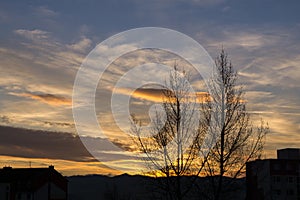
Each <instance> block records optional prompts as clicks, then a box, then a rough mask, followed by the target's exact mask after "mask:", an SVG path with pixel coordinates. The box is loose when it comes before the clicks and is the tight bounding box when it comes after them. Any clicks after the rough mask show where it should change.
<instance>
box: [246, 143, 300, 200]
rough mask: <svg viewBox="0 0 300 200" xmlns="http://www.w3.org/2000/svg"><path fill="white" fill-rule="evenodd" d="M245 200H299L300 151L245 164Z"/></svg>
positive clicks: (288, 151) (287, 151) (294, 150)
mask: <svg viewBox="0 0 300 200" xmlns="http://www.w3.org/2000/svg"><path fill="white" fill-rule="evenodd" d="M246 183H247V198H246V199H247V200H254V199H255V200H262V199H263V200H275V199H276V200H287V199H288V200H300V149H293V148H288V149H281V150H277V159H265V160H255V161H252V162H248V163H247V164H246Z"/></svg>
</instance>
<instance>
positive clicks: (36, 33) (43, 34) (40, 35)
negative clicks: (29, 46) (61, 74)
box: [14, 29, 49, 40]
mask: <svg viewBox="0 0 300 200" xmlns="http://www.w3.org/2000/svg"><path fill="white" fill-rule="evenodd" d="M14 33H15V34H17V35H20V36H23V37H25V38H27V39H30V40H36V39H39V40H41V39H47V38H49V32H47V31H42V30H39V29H34V30H26V29H18V30H15V31H14Z"/></svg>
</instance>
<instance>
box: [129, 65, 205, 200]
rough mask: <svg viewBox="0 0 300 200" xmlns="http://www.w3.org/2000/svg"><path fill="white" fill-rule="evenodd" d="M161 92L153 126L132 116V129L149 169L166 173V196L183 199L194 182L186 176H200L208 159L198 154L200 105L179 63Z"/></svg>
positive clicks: (159, 173)
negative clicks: (143, 124) (180, 69)
mask: <svg viewBox="0 0 300 200" xmlns="http://www.w3.org/2000/svg"><path fill="white" fill-rule="evenodd" d="M162 93H163V102H162V109H161V110H160V109H155V114H154V117H153V119H152V126H151V127H150V128H148V129H146V130H143V129H142V128H141V123H142V122H141V121H140V120H137V119H136V118H135V117H134V116H133V117H132V128H131V131H132V133H133V134H134V135H136V136H137V139H135V141H136V143H137V144H138V146H139V147H140V150H141V151H142V152H143V153H144V154H145V155H146V163H148V166H149V169H150V171H152V172H153V174H154V175H158V176H160V177H164V178H159V179H160V180H161V183H160V184H159V185H160V190H161V191H163V192H164V197H163V199H176V200H182V199H184V198H185V197H186V196H187V195H189V194H188V193H189V191H190V190H191V188H192V185H193V181H192V180H191V179H186V178H185V177H184V176H187V175H189V176H190V177H191V175H195V176H194V177H198V175H199V173H200V171H201V170H202V169H203V167H204V162H205V161H204V159H201V158H200V157H199V152H200V151H201V148H199V146H198V145H199V141H200V140H201V138H202V137H201V134H200V132H199V130H200V129H199V128H198V127H199V117H200V112H199V111H200V109H199V104H198V103H197V102H196V95H195V94H194V92H193V91H192V90H191V87H190V85H189V81H188V75H187V73H186V72H184V71H181V72H180V71H179V69H178V67H177V66H176V65H175V67H174V70H173V71H171V72H170V77H169V80H168V81H166V86H165V87H164V88H162ZM193 94H194V95H193ZM197 106H198V107H197ZM162 111H163V112H162ZM145 132H146V133H145ZM157 180H158V179H157Z"/></svg>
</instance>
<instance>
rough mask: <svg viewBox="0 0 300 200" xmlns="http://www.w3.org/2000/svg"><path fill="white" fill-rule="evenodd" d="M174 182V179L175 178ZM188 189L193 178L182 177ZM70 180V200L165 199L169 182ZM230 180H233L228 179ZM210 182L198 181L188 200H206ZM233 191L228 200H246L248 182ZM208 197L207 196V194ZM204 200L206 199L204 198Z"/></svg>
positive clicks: (149, 179) (125, 178) (121, 178)
mask: <svg viewBox="0 0 300 200" xmlns="http://www.w3.org/2000/svg"><path fill="white" fill-rule="evenodd" d="M174 178H175V177H174ZM183 178H184V182H186V184H185V185H186V186H189V183H190V182H191V179H192V178H195V177H183ZM67 179H68V180H69V200H94V199H95V200H96V199H98V200H148V199H149V200H150V199H158V196H160V197H161V198H160V199H165V198H164V197H163V196H164V194H163V193H164V190H163V189H162V187H163V185H164V183H165V181H166V179H165V178H152V177H146V176H139V175H134V176H131V175H128V174H123V175H120V176H114V177H108V176H102V175H87V176H71V177H67ZM227 180H228V181H229V180H231V179H230V178H227ZM208 181H210V180H209V178H198V177H197V178H196V180H195V185H194V186H193V187H192V188H193V189H192V190H191V191H190V192H189V194H188V195H187V198H186V199H189V200H192V199H205V198H204V196H205V195H206V194H207V191H206V189H207V185H208ZM230 188H231V189H232V191H228V193H226V197H227V198H226V199H245V195H246V184H245V178H241V179H237V180H235V181H233V186H232V187H230ZM205 193H206V194H205ZM201 197H203V198H201Z"/></svg>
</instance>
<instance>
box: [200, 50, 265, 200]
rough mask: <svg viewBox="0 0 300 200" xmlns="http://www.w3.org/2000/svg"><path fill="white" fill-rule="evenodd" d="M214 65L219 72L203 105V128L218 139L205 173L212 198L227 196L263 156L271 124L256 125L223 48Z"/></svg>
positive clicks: (210, 153)
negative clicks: (248, 164) (234, 182)
mask: <svg viewBox="0 0 300 200" xmlns="http://www.w3.org/2000/svg"><path fill="white" fill-rule="evenodd" d="M215 64H216V73H215V75H214V77H213V78H212V80H211V81H210V84H209V86H210V87H211V94H210V96H209V97H208V98H207V101H206V102H205V103H203V104H202V113H203V116H204V117H203V118H201V119H202V120H201V126H200V128H201V129H202V131H203V132H209V134H213V135H214V138H215V145H214V147H213V148H212V150H211V151H210V152H209V156H208V162H207V163H206V166H205V172H206V175H207V176H209V177H210V179H209V180H210V185H211V188H210V189H211V192H212V193H211V194H212V196H211V198H212V199H215V200H218V199H226V198H225V195H226V192H228V191H229V190H230V182H231V181H232V180H234V179H236V178H238V177H240V176H242V175H243V173H244V172H245V167H246V162H248V161H250V160H253V159H257V158H259V157H260V155H261V152H262V149H263V144H264V137H265V135H266V133H267V132H268V126H267V125H265V124H264V122H261V124H260V126H259V127H254V126H253V124H252V122H251V120H250V115H249V113H248V112H247V110H246V101H245V100H244V96H243V95H244V92H243V89H242V88H241V87H238V86H237V73H236V72H235V71H234V69H233V67H232V64H231V62H230V61H229V60H228V57H227V54H226V53H225V51H224V50H222V51H221V53H220V55H219V56H218V57H217V59H216V60H215ZM212 122H214V123H212ZM226 177H230V179H229V178H226ZM231 188H232V187H231Z"/></svg>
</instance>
